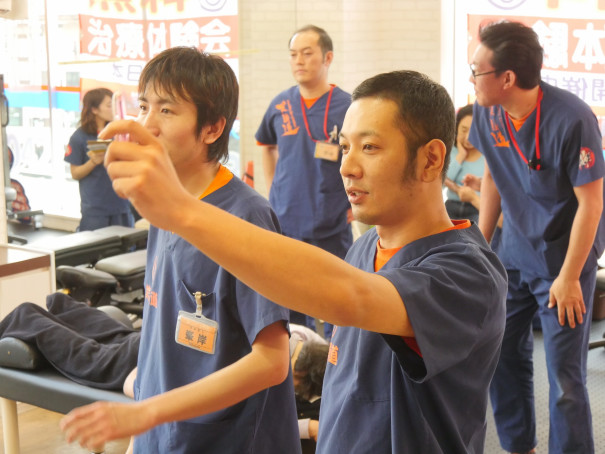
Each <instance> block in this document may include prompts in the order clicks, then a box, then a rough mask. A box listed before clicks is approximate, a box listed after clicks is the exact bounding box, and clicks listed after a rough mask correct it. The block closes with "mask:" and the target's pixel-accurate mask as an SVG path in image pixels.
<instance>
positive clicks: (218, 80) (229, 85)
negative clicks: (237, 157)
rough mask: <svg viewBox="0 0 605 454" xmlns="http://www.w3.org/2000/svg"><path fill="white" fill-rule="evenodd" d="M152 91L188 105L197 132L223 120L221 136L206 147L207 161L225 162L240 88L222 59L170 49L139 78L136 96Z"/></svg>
mask: <svg viewBox="0 0 605 454" xmlns="http://www.w3.org/2000/svg"><path fill="white" fill-rule="evenodd" d="M150 87H151V88H153V89H154V90H156V91H164V92H166V93H167V94H168V95H169V96H172V97H175V98H181V99H183V100H185V101H188V102H191V103H193V104H194V105H195V107H196V109H197V130H196V134H199V133H200V132H201V131H202V128H203V127H204V126H207V125H211V124H214V123H216V122H217V121H219V120H220V119H221V118H223V117H224V118H225V120H226V122H225V129H224V130H223V133H222V134H221V136H220V137H219V138H218V139H217V140H216V141H215V142H214V143H212V144H210V145H209V146H208V160H209V161H221V160H223V161H224V160H226V159H227V157H228V155H229V133H230V132H231V128H232V126H233V122H234V121H235V117H236V116H237V102H238V96H239V86H238V83H237V78H236V77H235V74H234V73H233V70H232V69H231V67H230V66H229V65H228V64H227V62H225V60H223V59H222V58H221V57H219V56H216V55H210V54H206V53H204V52H201V51H200V50H198V49H196V48H194V47H173V48H171V49H166V50H164V51H163V52H161V53H159V54H158V55H156V56H155V57H154V58H153V59H151V60H150V61H149V62H148V63H147V64H146V65H145V68H143V71H142V72H141V77H140V78H139V93H140V94H143V93H144V92H145V90H146V89H148V88H150Z"/></svg>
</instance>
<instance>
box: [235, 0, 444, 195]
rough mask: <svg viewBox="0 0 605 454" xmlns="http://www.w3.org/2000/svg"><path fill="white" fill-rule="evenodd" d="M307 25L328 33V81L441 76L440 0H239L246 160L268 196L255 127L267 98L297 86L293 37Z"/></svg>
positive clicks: (352, 83)
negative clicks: (407, 72)
mask: <svg viewBox="0 0 605 454" xmlns="http://www.w3.org/2000/svg"><path fill="white" fill-rule="evenodd" d="M306 24H314V25H317V26H320V27H322V28H324V29H326V31H327V32H328V33H329V34H330V36H331V37H332V41H333V43H334V54H335V59H334V63H333V64H332V67H331V69H330V82H331V83H335V84H336V85H338V86H340V87H341V88H343V89H345V90H347V91H352V90H353V89H354V88H355V87H356V86H357V84H359V83H360V82H361V81H363V80H364V79H366V78H368V77H370V76H373V75H375V74H378V73H381V72H386V71H391V70H396V69H413V70H416V71H420V72H423V73H426V74H427V75H429V76H430V77H432V78H433V79H435V80H437V81H440V76H441V63H440V62H441V45H442V44H441V0H390V1H388V0H381V1H375V2H367V1H365V0H300V1H298V0H240V49H241V50H242V54H241V56H240V84H241V87H240V108H239V117H240V120H241V131H240V134H241V140H240V151H241V161H242V163H243V164H244V163H245V162H246V161H248V160H254V169H255V183H256V185H255V187H256V189H257V190H258V191H259V192H260V193H261V194H264V195H266V189H265V182H264V178H263V175H262V167H261V160H260V153H259V149H258V147H257V146H256V141H255V140H254V133H255V132H256V129H257V128H258V125H259V124H260V121H261V119H262V116H263V114H264V112H265V110H266V109H267V107H268V105H269V102H270V101H271V99H273V97H274V96H275V95H276V94H277V93H278V92H279V91H281V90H283V89H285V88H287V87H289V86H291V85H294V80H293V79H292V76H291V74H290V67H289V63H288V58H289V54H288V40H289V39H290V36H291V35H292V33H293V32H294V31H295V30H296V29H297V28H299V27H302V26H303V25H306Z"/></svg>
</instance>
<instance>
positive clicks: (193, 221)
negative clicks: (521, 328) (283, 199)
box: [100, 121, 413, 336]
mask: <svg viewBox="0 0 605 454" xmlns="http://www.w3.org/2000/svg"><path fill="white" fill-rule="evenodd" d="M124 133H129V134H130V137H131V140H133V141H136V142H137V143H134V142H116V141H114V142H112V144H111V145H110V147H109V150H108V154H107V159H106V166H107V171H108V173H109V175H110V177H111V178H112V180H113V187H114V189H115V191H116V192H117V193H118V194H119V195H121V196H122V197H128V198H129V199H130V201H131V202H132V203H133V204H134V206H135V207H136V209H137V210H138V211H139V213H141V214H142V215H143V216H144V217H145V218H146V219H149V221H150V222H151V223H152V224H154V225H156V226H158V227H160V228H163V229H165V230H171V231H173V232H175V233H177V234H179V235H180V236H181V237H183V238H184V239H185V240H187V241H189V242H190V243H191V244H193V245H194V246H196V247H197V248H198V249H200V250H201V251H202V252H204V254H206V255H207V256H208V257H210V258H211V259H212V260H214V261H215V262H216V263H219V264H220V265H221V266H223V267H224V268H225V269H227V270H228V271H229V272H231V273H232V274H233V275H234V276H236V277H237V278H238V279H240V280H241V281H242V282H244V283H245V284H246V285H248V286H249V287H251V288H253V289H255V290H256V291H257V292H259V293H261V294H262V295H264V296H265V297H267V298H268V299H270V300H272V301H275V302H276V303H278V304H281V305H282V306H285V307H288V308H290V309H294V310H297V311H300V312H303V313H306V314H309V315H311V316H313V317H318V318H321V319H323V320H326V321H328V322H330V323H334V324H338V325H342V326H357V327H359V328H363V329H366V330H370V331H376V332H381V333H385V334H395V335H402V336H413V330H412V326H411V324H410V323H409V320H408V317H407V312H406V310H405V306H404V304H403V302H402V300H401V297H400V296H399V293H398V292H397V290H396V289H395V287H394V286H393V285H392V284H391V282H389V281H388V280H387V279H386V278H384V277H382V276H380V275H378V274H375V273H368V272H365V271H361V270H359V269H357V268H355V267H353V266H351V265H349V264H347V263H346V262H344V261H343V260H341V259H339V258H337V257H336V256H334V255H332V254H330V253H328V252H326V251H323V250H321V249H319V248H316V247H313V246H310V245H308V244H305V243H302V242H300V241H296V240H293V239H290V238H287V237H285V236H283V235H278V234H276V233H274V232H269V231H267V230H265V229H262V228H260V227H257V226H254V225H251V224H249V223H247V222H245V221H243V220H241V219H239V218H237V217H235V216H232V215H230V214H229V213H226V212H224V211H222V210H220V209H219V208H216V207H214V206H212V205H209V204H206V203H203V202H200V201H199V200H197V199H195V198H194V197H192V196H191V195H190V194H188V193H187V192H186V191H185V189H184V188H183V187H182V186H181V184H180V182H179V180H178V178H177V176H176V173H175V171H174V168H173V166H172V163H171V162H170V158H169V156H168V154H167V153H166V152H165V151H164V150H163V148H162V146H161V145H160V143H159V142H158V141H157V140H156V139H155V137H153V136H152V135H151V134H150V133H149V132H148V131H147V130H146V129H145V128H143V127H142V126H141V125H139V124H137V123H135V122H127V121H120V122H112V123H110V124H109V125H108V126H107V128H106V129H105V130H104V131H103V132H102V133H101V135H100V137H103V138H109V137H112V136H113V135H115V134H124ZM226 244H235V245H237V247H225V245H226ZM309 283H312V285H310V284H309Z"/></svg>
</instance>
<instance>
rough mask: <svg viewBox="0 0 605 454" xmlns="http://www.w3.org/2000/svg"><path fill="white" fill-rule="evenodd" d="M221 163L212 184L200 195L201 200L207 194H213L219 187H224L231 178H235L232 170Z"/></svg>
mask: <svg viewBox="0 0 605 454" xmlns="http://www.w3.org/2000/svg"><path fill="white" fill-rule="evenodd" d="M219 165H220V167H219V169H218V172H216V175H215V176H214V179H213V180H212V183H210V186H208V187H207V188H206V190H205V191H204V193H203V194H202V195H201V196H199V199H200V200H202V199H203V198H204V197H206V196H207V195H209V194H212V193H213V192H214V191H216V190H217V189H220V188H222V187H223V186H225V185H226V184H227V183H229V182H230V181H231V179H232V178H233V174H232V173H231V171H230V170H229V169H227V167H225V166H224V165H222V164H219Z"/></svg>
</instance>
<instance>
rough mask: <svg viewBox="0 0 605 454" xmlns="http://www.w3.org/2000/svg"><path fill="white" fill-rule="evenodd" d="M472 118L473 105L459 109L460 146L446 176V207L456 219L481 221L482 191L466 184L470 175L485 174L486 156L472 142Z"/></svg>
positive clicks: (454, 152) (456, 142)
mask: <svg viewBox="0 0 605 454" xmlns="http://www.w3.org/2000/svg"><path fill="white" fill-rule="evenodd" d="M472 120H473V105H472V104H468V105H466V106H464V107H462V108H460V110H458V113H457V114H456V139H455V145H456V146H455V147H454V148H452V154H451V157H450V166H449V168H448V170H447V178H446V179H445V186H446V187H447V189H448V191H447V200H446V201H445V208H446V209H447V212H448V214H449V216H450V218H452V219H470V220H471V221H474V222H475V223H476V222H478V220H479V209H478V208H479V193H478V192H476V191H474V190H473V189H471V188H470V187H468V186H466V185H464V181H463V180H464V178H465V177H466V176H467V175H473V176H476V177H481V176H483V169H484V167H485V159H484V157H483V155H482V154H481V152H480V151H479V150H477V149H476V148H475V147H473V146H472V145H471V143H470V142H469V141H468V133H469V131H470V129H471V123H472Z"/></svg>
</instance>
